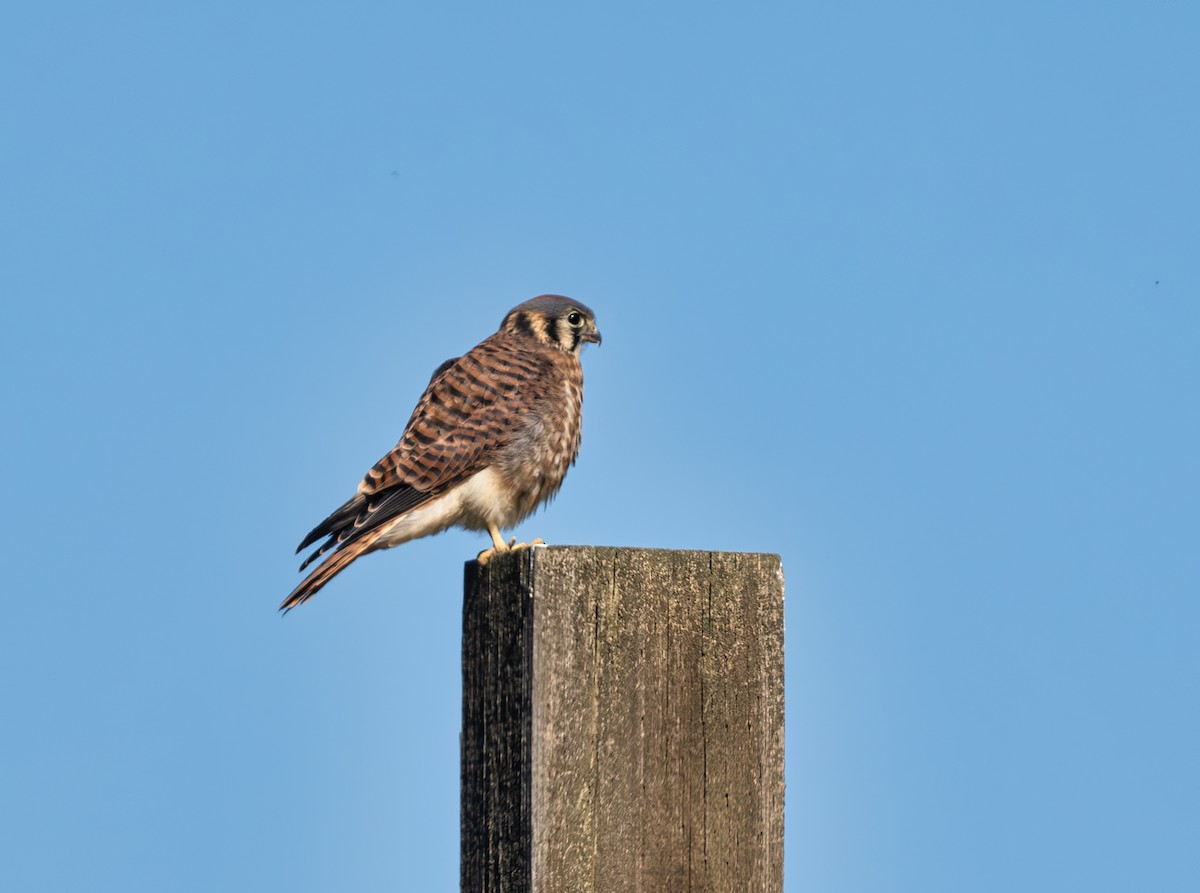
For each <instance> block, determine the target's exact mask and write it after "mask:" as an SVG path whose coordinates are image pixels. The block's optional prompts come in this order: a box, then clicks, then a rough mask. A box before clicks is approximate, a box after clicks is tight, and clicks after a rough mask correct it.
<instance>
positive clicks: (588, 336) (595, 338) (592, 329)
mask: <svg viewBox="0 0 1200 893" xmlns="http://www.w3.org/2000/svg"><path fill="white" fill-rule="evenodd" d="M579 340H580V341H590V342H591V343H592V344H595V345H597V346H598V345H599V344H600V330H599V329H597V328H596V324H595V323H594V322H589V323H588V327H587V328H586V329H584V330H583V334H582V335H580V336H579Z"/></svg>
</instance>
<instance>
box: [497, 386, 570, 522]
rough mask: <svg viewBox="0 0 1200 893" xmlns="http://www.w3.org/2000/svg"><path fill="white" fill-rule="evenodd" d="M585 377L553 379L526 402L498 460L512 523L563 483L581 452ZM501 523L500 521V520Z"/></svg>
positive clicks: (535, 506)
mask: <svg viewBox="0 0 1200 893" xmlns="http://www.w3.org/2000/svg"><path fill="white" fill-rule="evenodd" d="M582 410H583V381H582V377H581V376H579V375H575V376H566V377H565V378H564V379H563V380H562V381H559V382H556V383H555V386H554V387H552V388H551V389H550V390H549V392H548V393H547V394H546V395H545V397H544V398H543V399H541V400H538V401H536V402H535V403H534V404H533V405H532V406H531V408H530V411H529V414H528V416H527V418H526V421H525V424H524V425H523V426H522V427H521V429H520V430H519V431H518V433H517V436H516V437H514V438H513V440H512V441H511V442H510V443H509V445H508V447H507V448H506V450H505V451H504V455H503V457H502V461H501V463H500V465H501V467H502V469H503V471H504V476H505V478H506V479H507V480H508V482H509V485H510V487H511V488H512V496H513V508H514V510H515V512H514V514H515V515H516V517H515V518H514V519H513V520H511V521H508V523H509V524H515V523H516V522H517V521H519V520H520V519H521V518H524V517H525V516H527V515H528V514H529V513H531V512H532V511H533V510H534V509H536V508H537V507H538V505H540V504H541V503H542V502H544V501H545V500H547V499H549V498H550V497H552V496H553V495H554V494H555V493H557V492H558V489H559V487H561V486H562V482H563V478H565V477H566V474H567V469H569V468H570V467H571V465H572V464H573V463H574V462H575V457H576V456H577V455H578V454H579V443H580V439H581V435H582V424H581V420H582V414H583V413H582ZM502 526H503V525H502Z"/></svg>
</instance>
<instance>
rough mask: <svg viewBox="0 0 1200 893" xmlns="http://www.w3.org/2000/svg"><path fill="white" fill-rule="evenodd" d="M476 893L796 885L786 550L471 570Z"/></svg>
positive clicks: (566, 550) (599, 551) (616, 552)
mask: <svg viewBox="0 0 1200 893" xmlns="http://www.w3.org/2000/svg"><path fill="white" fill-rule="evenodd" d="M465 576H466V580H465V587H464V592H465V599H464V604H463V731H462V876H461V878H462V880H461V883H462V890H463V891H464V893H501V891H504V893H515V891H529V893H561V891H568V893H627V891H635V893H636V891H645V893H673V891H714V893H719V891H756V893H757V891H771V893H778V891H781V890H782V888H783V573H782V568H781V565H780V562H779V557H778V556H777V555H758V554H742V553H723V552H682V551H664V550H650V549H612V548H592V547H576V546H563V547H539V548H536V549H533V550H530V551H526V552H518V553H514V554H511V555H502V556H499V557H497V558H495V559H493V561H492V562H491V563H490V564H489V565H488V566H487V567H479V566H478V565H477V564H476V563H475V562H471V563H469V564H468V565H467V567H466V574H465Z"/></svg>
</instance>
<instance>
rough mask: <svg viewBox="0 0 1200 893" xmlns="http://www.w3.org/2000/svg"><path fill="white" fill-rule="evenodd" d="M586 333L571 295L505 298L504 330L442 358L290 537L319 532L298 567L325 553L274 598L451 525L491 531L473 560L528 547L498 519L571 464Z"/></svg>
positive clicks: (297, 596) (589, 327) (517, 510)
mask: <svg viewBox="0 0 1200 893" xmlns="http://www.w3.org/2000/svg"><path fill="white" fill-rule="evenodd" d="M588 342H592V343H594V344H599V343H600V332H599V330H598V329H597V328H596V317H595V314H593V313H592V311H591V310H589V309H588V308H587V307H585V306H584V305H583V304H581V303H579V302H578V301H572V300H571V299H570V298H564V297H562V296H561V295H542V296H541V297H537V298H533V299H532V300H530V301H526V302H525V303H524V304H519V305H517V306H516V307H514V308H513V309H512V310H510V311H509V312H508V315H507V316H505V317H504V321H503V322H502V323H501V324H500V331H498V332H496V334H494V335H492V336H491V337H489V338H486V339H484V340H483V341H481V342H480V343H479V344H477V345H476V346H475V347H474V348H472V349H471V350H470V351H469V352H468V353H467V354H465V355H464V356H461V357H459V358H458V359H453V360H447V361H446V362H444V363H442V365H441V366H439V367H438V368H437V370H436V371H435V372H434V373H433V378H431V379H430V381H429V386H428V387H427V388H425V393H424V394H422V395H421V399H420V400H419V401H417V408H416V409H414V410H413V414H412V418H410V419H409V420H408V425H407V426H406V427H405V429H404V434H403V435H401V437H400V440H399V442H398V443H397V444H396V446H395V448H394V449H393V450H392V451H391V452H390V453H388V454H387V455H386V456H384V457H383V458H382V459H380V460H379V461H378V462H376V463H375V467H374V468H372V469H371V470H370V471H368V472H367V475H366V477H364V478H363V479H362V483H360V484H359V485H358V492H357V493H355V494H354V495H353V496H352V497H351V498H350V499H348V500H347V501H346V503H345V504H344V505H342V506H341V508H339V509H337V510H336V511H335V512H334V513H333V514H331V515H330V516H329V517H328V518H326V519H325V520H324V521H322V522H321V523H320V524H318V525H317V526H316V527H314V528H313V530H312V532H311V533H309V534H308V536H306V537H305V538H304V541H303V542H302V543H300V545H299V546H298V547H297V548H296V552H297V553H298V552H300V551H301V550H302V549H305V548H307V547H308V546H310V545H312V544H313V543H315V542H317V541H318V540H321V539H324V540H325V542H324V543H323V544H322V545H321V546H320V548H318V549H317V550H316V551H315V552H313V553H312V554H311V555H310V556H308V558H306V559H305V560H304V563H303V564H301V565H300V570H304V569H305V568H306V567H308V565H310V564H311V563H312V562H313V561H315V560H316V559H318V558H322V556H325V555H326V554H327V553H328V557H326V558H324V560H323V561H322V562H321V564H320V565H318V566H317V567H316V569H314V570H313V571H312V573H310V574H309V575H308V576H307V577H305V578H304V582H302V583H301V584H300V585H299V586H297V587H296V588H295V589H294V590H293V591H292V594H291V595H289V596H288V597H287V598H286V599H284V601H283V604H281V605H280V606H279V607H280V610H283V611H289V610H291V609H292V608H294V607H296V605H299V604H302V603H303V602H306V601H308V600H309V599H310V598H312V597H313V596H314V595H316V594H317V592H318V591H319V590H320V589H321V587H322V586H324V585H325V584H326V583H328V582H329V581H330V580H332V579H333V577H334V576H335V575H336V574H337V573H338V572H339V571H341V570H342V569H343V568H345V567H346V565H348V564H349V563H350V562H352V561H353V560H354V559H355V558H358V557H359V556H360V555H366V554H367V553H368V552H374V551H375V550H377V549H390V548H391V547H392V546H398V545H400V544H401V543H406V542H408V541H409V540H412V539H416V538H417V537H422V536H429V535H430V534H434V533H441V532H442V531H443V530H446V529H447V528H449V527H453V526H455V525H457V526H459V527H465V528H466V529H468V530H486V531H487V532H488V533H489V534H491V537H492V548H491V549H487V550H486V551H484V552H481V553H480V555H479V560H480V561H484V562H486V561H487V560H488V559H489V558H491V557H492V556H493V555H494V554H496V553H497V552H506V551H508V550H509V549H513V548H518V549H519V548H524V547H525V544H524V543H521V544H517V545H514V543H515V542H516V541H515V539H514V540H513V541H511V542H509V543H507V544H506V543H505V542H504V538H503V537H501V535H500V530H501V528H506V527H512V526H513V525H515V524H517V523H519V522H520V521H521V520H522V519H524V518H526V517H527V516H528V515H529V514H530V513H532V512H533V510H534V509H536V508H537V507H538V506H539V505H541V504H542V503H543V502H545V501H546V500H547V499H549V498H550V497H551V496H553V495H554V494H555V493H557V492H558V488H559V487H560V486H562V482H563V478H564V477H565V476H566V474H567V469H568V468H569V467H570V466H572V465H574V464H575V457H576V456H577V455H578V453H579V439H580V434H581V415H582V410H583V369H582V367H581V366H580V365H579V354H580V352H581V351H582V350H583V345H584V344H587V343H588ZM537 542H540V541H539V540H535V541H534V543H537Z"/></svg>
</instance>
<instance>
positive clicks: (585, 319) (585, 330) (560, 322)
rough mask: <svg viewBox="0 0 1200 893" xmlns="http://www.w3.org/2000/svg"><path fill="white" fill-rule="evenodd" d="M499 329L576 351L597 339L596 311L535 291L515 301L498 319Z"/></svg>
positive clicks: (568, 299) (598, 332)
mask: <svg viewBox="0 0 1200 893" xmlns="http://www.w3.org/2000/svg"><path fill="white" fill-rule="evenodd" d="M500 331H502V332H508V333H509V334H510V335H518V336H520V337H522V338H532V339H533V340H534V341H537V342H539V343H541V344H548V345H550V346H551V347H557V348H558V349H559V350H564V351H566V352H567V353H573V354H578V353H579V352H580V351H581V350H583V345H584V344H587V343H588V342H591V343H592V344H599V343H600V330H599V329H597V328H596V314H594V313H592V311H591V310H589V309H588V308H587V307H586V306H585V305H583V304H581V303H579V302H578V301H572V300H571V299H570V298H564V297H563V296H562V295H539V296H538V297H536V298H533V299H531V300H528V301H526V302H525V303H524V304H518V305H517V306H516V307H514V308H513V309H512V310H510V311H508V315H507V316H505V317H504V322H502V323H500Z"/></svg>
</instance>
